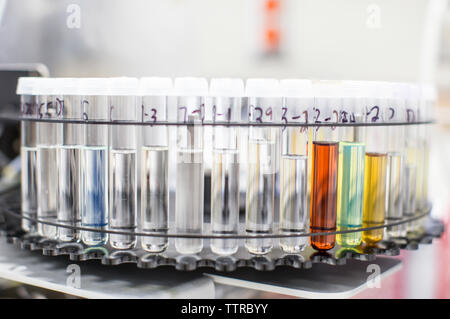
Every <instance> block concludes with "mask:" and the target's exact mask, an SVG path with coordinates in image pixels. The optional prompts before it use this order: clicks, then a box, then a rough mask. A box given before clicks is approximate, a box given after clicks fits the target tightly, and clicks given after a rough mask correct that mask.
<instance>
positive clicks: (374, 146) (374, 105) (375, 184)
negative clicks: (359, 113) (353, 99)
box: [362, 82, 389, 245]
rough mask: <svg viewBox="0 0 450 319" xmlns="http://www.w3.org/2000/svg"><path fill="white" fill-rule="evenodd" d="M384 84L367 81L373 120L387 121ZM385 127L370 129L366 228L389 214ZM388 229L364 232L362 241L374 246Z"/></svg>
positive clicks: (377, 224) (365, 190)
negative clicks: (387, 207)
mask: <svg viewBox="0 0 450 319" xmlns="http://www.w3.org/2000/svg"><path fill="white" fill-rule="evenodd" d="M383 88H384V86H383V85H382V84H380V83H377V82H372V83H367V90H368V91H367V95H368V97H367V109H368V110H367V118H366V121H367V122H370V123H379V122H383V121H384V120H385V119H384V114H383V110H384V109H386V106H387V105H388V101H389V99H388V95H386V92H385V91H384V89H383ZM386 133H387V132H386V128H385V127H384V126H369V127H367V129H366V156H365V164H364V166H365V168H364V201H363V227H374V226H381V225H383V224H384V220H385V216H386V176H387V145H386V142H387V135H386ZM383 233H384V230H383V229H382V228H380V229H374V230H367V231H363V234H362V240H363V242H365V243H366V244H368V245H374V244H376V243H378V242H380V241H381V240H382V239H383Z"/></svg>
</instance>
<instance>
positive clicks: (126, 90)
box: [109, 78, 140, 249]
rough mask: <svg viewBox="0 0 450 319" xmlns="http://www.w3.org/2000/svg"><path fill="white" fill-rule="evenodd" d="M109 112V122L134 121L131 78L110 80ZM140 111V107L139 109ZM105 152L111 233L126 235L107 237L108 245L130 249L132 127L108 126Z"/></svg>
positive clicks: (133, 225)
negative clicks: (107, 153) (107, 158)
mask: <svg viewBox="0 0 450 319" xmlns="http://www.w3.org/2000/svg"><path fill="white" fill-rule="evenodd" d="M110 88H111V91H110V97H109V112H110V117H111V118H110V119H111V121H133V122H136V121H137V120H138V118H137V114H138V103H137V89H138V80H137V79H135V78H112V79H110ZM139 108H140V107H139ZM110 131H111V135H110V136H111V140H110V141H111V143H110V150H109V163H110V166H109V176H110V178H109V188H110V196H109V198H110V214H109V227H110V229H111V230H115V231H122V232H129V233H130V234H129V235H118V234H110V237H109V243H110V245H111V246H112V247H113V248H116V249H131V248H133V247H134V246H135V244H136V236H135V235H134V234H133V233H134V232H135V231H136V214H137V206H136V205H137V178H136V177H137V176H136V175H137V166H136V161H137V158H136V127H135V125H111V126H110Z"/></svg>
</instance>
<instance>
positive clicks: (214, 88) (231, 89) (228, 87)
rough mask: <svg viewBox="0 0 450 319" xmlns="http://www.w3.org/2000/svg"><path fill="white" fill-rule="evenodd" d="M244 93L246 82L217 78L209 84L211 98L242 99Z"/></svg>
mask: <svg viewBox="0 0 450 319" xmlns="http://www.w3.org/2000/svg"><path fill="white" fill-rule="evenodd" d="M244 93H245V92H244V81H242V80H241V79H233V78H215V79H211V82H210V84H209V95H211V96H222V97H242V96H244Z"/></svg>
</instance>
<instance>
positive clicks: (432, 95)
mask: <svg viewBox="0 0 450 319" xmlns="http://www.w3.org/2000/svg"><path fill="white" fill-rule="evenodd" d="M422 95H423V98H424V99H425V100H426V101H431V102H434V101H436V100H437V96H438V94H437V89H436V87H435V86H434V85H432V84H429V83H425V84H422Z"/></svg>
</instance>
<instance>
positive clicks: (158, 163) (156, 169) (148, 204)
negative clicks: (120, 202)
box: [136, 77, 172, 252]
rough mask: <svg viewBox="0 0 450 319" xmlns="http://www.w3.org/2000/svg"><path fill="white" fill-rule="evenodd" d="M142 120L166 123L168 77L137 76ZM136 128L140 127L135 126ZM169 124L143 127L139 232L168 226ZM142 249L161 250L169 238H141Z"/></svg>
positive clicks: (153, 231) (156, 231)
mask: <svg viewBox="0 0 450 319" xmlns="http://www.w3.org/2000/svg"><path fill="white" fill-rule="evenodd" d="M139 86H140V95H141V98H142V103H141V121H142V122H145V123H164V122H167V100H168V98H167V97H168V95H169V94H170V93H171V89H172V80H171V79H170V78H159V77H152V78H141V79H140V83H139ZM136 129H138V130H139V129H140V127H137V128H136ZM168 138H169V136H168V127H167V126H162V125H155V126H150V125H146V126H143V127H142V148H141V154H142V155H141V156H142V161H141V163H142V164H141V165H142V168H141V231H142V232H145V233H148V234H164V233H167V231H168V229H169V181H168V167H169V140H168ZM141 245H142V248H143V249H144V250H146V251H149V252H161V251H164V250H165V249H166V247H167V245H168V238H164V237H150V236H148V237H142V239H141Z"/></svg>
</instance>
